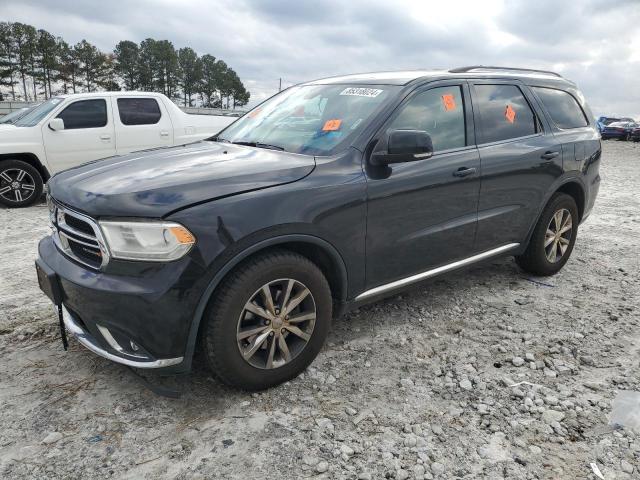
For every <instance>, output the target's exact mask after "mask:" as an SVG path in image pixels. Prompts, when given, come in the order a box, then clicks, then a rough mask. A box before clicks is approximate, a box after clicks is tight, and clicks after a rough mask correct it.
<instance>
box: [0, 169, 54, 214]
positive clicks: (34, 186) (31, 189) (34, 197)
mask: <svg viewBox="0 0 640 480" xmlns="http://www.w3.org/2000/svg"><path fill="white" fill-rule="evenodd" d="M43 188H44V182H43V180H42V176H41V175H40V173H39V172H38V170H36V169H35V168H34V167H33V166H31V165H29V164H28V163H26V162H23V161H22V160H3V161H2V162H0V203H1V204H2V205H5V206H7V207H14V208H17V207H28V206H29V205H32V204H34V203H35V202H37V201H38V199H39V198H40V197H41V196H42V190H43Z"/></svg>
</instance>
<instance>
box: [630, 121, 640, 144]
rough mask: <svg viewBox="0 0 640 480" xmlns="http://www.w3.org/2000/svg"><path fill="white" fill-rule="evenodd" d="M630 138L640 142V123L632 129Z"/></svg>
mask: <svg viewBox="0 0 640 480" xmlns="http://www.w3.org/2000/svg"><path fill="white" fill-rule="evenodd" d="M630 140H633V141H634V142H640V124H638V125H636V126H635V127H633V129H631V134H630Z"/></svg>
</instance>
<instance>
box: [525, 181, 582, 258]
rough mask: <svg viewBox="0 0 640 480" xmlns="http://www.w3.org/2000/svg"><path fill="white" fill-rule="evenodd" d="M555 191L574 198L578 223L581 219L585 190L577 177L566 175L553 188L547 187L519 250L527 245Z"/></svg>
mask: <svg viewBox="0 0 640 480" xmlns="http://www.w3.org/2000/svg"><path fill="white" fill-rule="evenodd" d="M556 193H566V194H567V195H569V196H571V197H572V198H573V199H574V200H575V202H576V205H577V206H578V216H579V217H580V218H579V222H578V223H580V222H581V221H582V217H583V215H584V209H585V205H586V192H585V188H584V185H583V184H582V182H581V180H580V179H579V178H577V177H573V176H572V177H566V178H564V179H562V180H561V181H560V182H559V183H557V184H555V185H554V187H553V188H551V189H549V192H548V193H547V195H546V197H545V199H544V202H541V204H540V208H539V209H538V213H537V215H536V216H535V218H534V221H533V223H532V224H531V225H530V226H529V231H528V233H527V237H526V239H525V241H524V243H523V244H522V246H521V247H520V250H521V251H524V250H525V249H526V247H527V245H529V242H530V241H531V235H533V231H534V229H535V228H536V225H537V224H538V221H539V220H540V216H541V215H542V212H543V211H544V208H545V207H546V206H547V204H548V203H549V201H550V200H551V197H553V195H555V194H556Z"/></svg>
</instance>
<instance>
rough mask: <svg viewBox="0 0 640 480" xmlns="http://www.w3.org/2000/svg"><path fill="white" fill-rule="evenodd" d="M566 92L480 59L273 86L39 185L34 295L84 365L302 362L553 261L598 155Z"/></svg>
mask: <svg viewBox="0 0 640 480" xmlns="http://www.w3.org/2000/svg"><path fill="white" fill-rule="evenodd" d="M592 118H593V116H592V114H591V112H590V111H589V108H588V107H587V105H586V104H585V101H584V98H583V96H582V94H581V93H580V92H579V91H578V90H577V89H576V87H575V85H574V84H573V83H571V82H569V81H567V80H565V79H564V78H562V77H561V76H560V75H558V74H554V73H551V72H542V71H532V70H524V69H507V68H498V67H465V68H458V69H454V70H449V71H409V72H391V73H372V74H362V75H350V76H343V77H334V78H328V79H324V80H318V81H314V82H309V83H305V84H302V85H298V86H294V87H291V88H289V89H287V90H285V91H283V92H281V93H279V94H278V95H276V96H274V97H272V98H270V99H268V100H267V101H265V102H264V103H262V104H261V105H260V106H258V107H257V108H255V109H253V110H252V111H251V112H249V113H248V114H246V115H245V116H244V117H242V118H240V119H239V120H237V121H236V122H235V123H233V124H232V125H230V126H229V127H227V128H226V129H225V130H223V131H222V132H221V133H220V134H218V135H217V136H216V137H214V138H211V139H209V140H206V141H202V142H197V143H193V144H190V145H184V146H180V147H171V148H160V149H155V150H149V151H145V152H138V153H133V154H129V155H125V156H120V157H113V158H108V159H104V160H100V161H96V162H92V163H89V164H85V165H83V166H80V167H77V168H73V169H70V170H67V171H65V172H62V173H59V174H57V175H55V176H54V177H53V178H51V180H50V181H49V184H48V189H49V195H48V203H49V210H50V217H51V222H52V226H53V230H54V232H53V234H52V235H51V236H49V237H46V238H44V239H43V240H42V241H41V242H40V245H39V257H40V258H39V259H38V260H37V261H36V266H37V270H38V278H39V281H40V285H41V288H42V289H43V290H44V291H45V292H46V293H47V294H48V295H49V297H50V298H51V299H52V300H53V301H54V303H56V305H58V310H59V312H60V322H61V327H63V328H62V330H63V333H64V326H66V330H67V331H69V332H70V333H71V334H73V335H74V336H75V337H76V338H77V340H79V341H80V342H81V343H82V344H83V345H85V346H86V347H87V348H89V349H90V350H92V351H94V352H95V353H97V354H98V355H101V356H103V357H106V358H108V359H111V360H113V361H116V362H120V363H123V364H126V365H130V366H133V367H139V368H159V369H162V371H163V372H165V373H166V372H176V373H177V372H184V371H186V370H188V369H190V367H191V362H192V357H193V354H194V350H195V349H196V347H197V345H199V346H201V348H202V349H203V351H204V355H205V356H206V358H207V361H208V362H209V364H210V366H211V368H212V370H213V371H214V372H215V373H216V374H217V375H218V376H219V377H220V378H221V379H222V380H223V381H224V382H226V383H228V384H231V385H235V386H237V387H241V388H245V389H250V390H253V389H262V388H266V387H269V386H272V385H276V384H278V383H280V382H283V381H286V380H289V379H291V378H292V377H294V376H295V375H297V374H298V373H300V372H301V371H302V370H304V369H305V368H306V367H307V366H308V365H309V363H310V362H311V361H312V360H313V358H314V357H315V356H316V355H317V354H318V352H319V351H320V349H321V348H322V344H323V342H324V340H325V337H326V335H327V332H328V330H329V328H330V323H331V319H332V318H333V317H336V316H338V315H340V314H341V313H343V312H344V311H345V309H346V308H348V307H351V306H354V305H358V304H361V303H363V302H369V301H372V300H375V299H377V298H380V297H382V296H385V295H389V294H393V293H394V292H397V291H398V289H400V288H402V287H405V286H408V285H410V284H413V283H415V282H418V281H421V280H424V279H427V278H430V277H433V276H434V275H438V274H440V273H443V272H447V271H450V270H453V269H456V268H459V267H463V266H465V265H469V264H472V263H475V262H479V261H482V260H485V259H489V258H493V257H496V256H498V255H513V256H515V258H516V261H517V262H518V264H519V265H520V266H521V267H522V268H523V269H524V270H526V271H528V272H531V273H533V274H535V275H551V274H554V273H556V272H557V271H558V270H560V269H561V268H562V266H563V265H564V264H565V263H566V262H567V260H568V259H569V255H570V254H571V251H572V249H573V246H574V243H575V241H576V235H577V231H578V225H579V224H580V222H582V221H583V220H584V219H585V218H586V217H587V215H588V214H589V212H590V211H591V209H592V207H593V203H594V200H595V198H596V194H597V192H598V187H599V183H600V176H599V174H598V167H599V160H600V154H601V145H600V139H599V135H598V131H597V129H596V126H595V123H594V121H593V120H592Z"/></svg>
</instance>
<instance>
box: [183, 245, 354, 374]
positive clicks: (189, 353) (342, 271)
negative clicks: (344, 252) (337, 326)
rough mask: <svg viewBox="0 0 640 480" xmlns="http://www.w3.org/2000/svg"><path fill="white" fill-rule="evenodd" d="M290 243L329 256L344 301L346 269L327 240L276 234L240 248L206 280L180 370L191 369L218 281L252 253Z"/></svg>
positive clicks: (342, 302) (336, 251) (341, 300)
mask: <svg viewBox="0 0 640 480" xmlns="http://www.w3.org/2000/svg"><path fill="white" fill-rule="evenodd" d="M291 242H299V243H308V244H313V245H316V246H318V247H320V248H322V249H323V251H324V252H325V253H327V254H328V255H330V256H331V258H332V260H333V262H334V263H335V265H336V266H337V267H338V271H339V275H340V276H341V282H340V285H341V290H340V298H339V299H338V300H339V301H340V302H341V304H344V302H345V300H346V298H347V285H348V277H347V269H346V266H345V263H344V260H343V259H342V256H341V255H340V253H339V252H338V250H336V248H335V247H334V246H333V245H331V244H330V243H329V242H327V241H326V240H323V239H322V238H319V237H316V236H313V235H305V234H288V235H278V236H275V237H270V238H267V239H264V240H261V241H259V242H256V243H253V244H252V245H251V246H249V247H246V248H244V249H242V250H241V251H239V252H237V253H235V254H234V255H233V256H232V257H231V258H230V259H229V260H228V261H226V263H224V265H222V267H220V268H218V269H217V270H216V273H215V274H214V275H213V278H212V279H211V280H210V281H209V283H208V285H207V287H206V288H205V290H204V292H203V294H202V296H201V297H200V300H199V302H198V305H197V307H196V310H195V312H194V315H193V319H192V321H191V327H190V328H189V336H188V339H187V345H186V348H185V355H184V363H183V364H182V367H183V368H184V369H185V370H189V369H191V362H192V360H193V354H194V352H195V348H196V342H197V340H198V331H199V330H200V323H201V322H202V317H203V316H204V311H205V309H206V308H207V305H208V304H209V300H210V299H211V297H212V295H213V294H214V292H215V290H216V288H217V287H218V285H220V282H221V281H222V280H223V279H224V277H225V276H226V275H227V274H228V273H229V272H230V271H231V270H232V269H233V268H234V267H236V266H237V265H238V264H239V263H240V262H242V261H243V260H244V259H246V258H248V257H249V256H251V255H252V254H254V253H256V252H259V251H261V250H264V249H266V248H268V247H274V246H277V245H282V244H286V243H291Z"/></svg>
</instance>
